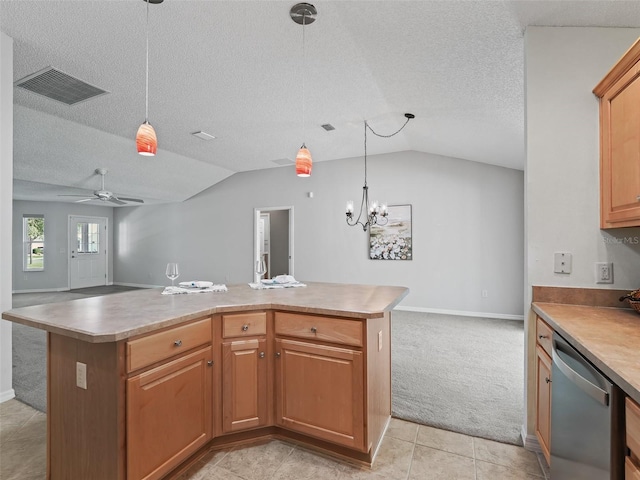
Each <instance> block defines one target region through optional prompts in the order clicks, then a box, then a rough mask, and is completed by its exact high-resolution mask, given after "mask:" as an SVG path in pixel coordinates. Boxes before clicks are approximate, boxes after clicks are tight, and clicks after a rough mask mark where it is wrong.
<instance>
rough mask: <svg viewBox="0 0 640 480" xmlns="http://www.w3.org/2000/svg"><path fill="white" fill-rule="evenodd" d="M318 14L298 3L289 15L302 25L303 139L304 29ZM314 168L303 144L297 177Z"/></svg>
mask: <svg viewBox="0 0 640 480" xmlns="http://www.w3.org/2000/svg"><path fill="white" fill-rule="evenodd" d="M317 14H318V12H317V10H316V7H314V6H313V5H311V4H310V3H298V4H296V5H294V6H293V7H291V10H290V11H289V15H290V16H291V19H292V20H293V21H294V22H296V23H297V24H298V25H302V138H303V139H304V137H305V123H304V121H305V119H304V113H305V112H304V78H305V75H306V73H307V72H306V70H307V68H306V57H305V38H304V27H305V25H309V24H311V23H313V22H315V21H316V15H317ZM312 167H313V159H312V158H311V152H310V151H309V149H308V148H307V146H306V145H305V142H304V141H303V142H302V146H301V147H300V150H298V155H296V175H298V176H299V177H310V176H311V168H312Z"/></svg>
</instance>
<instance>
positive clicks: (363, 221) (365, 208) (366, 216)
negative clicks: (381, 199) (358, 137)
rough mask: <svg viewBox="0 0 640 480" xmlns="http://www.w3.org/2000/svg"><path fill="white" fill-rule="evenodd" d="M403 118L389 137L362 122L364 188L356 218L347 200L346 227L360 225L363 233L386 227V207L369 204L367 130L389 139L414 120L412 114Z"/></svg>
mask: <svg viewBox="0 0 640 480" xmlns="http://www.w3.org/2000/svg"><path fill="white" fill-rule="evenodd" d="M404 117H405V118H406V120H405V122H404V124H403V125H402V126H401V127H400V128H399V129H398V130H397V131H395V132H394V133H392V134H390V135H381V134H379V133H376V132H375V131H374V130H373V128H371V126H370V125H369V124H368V123H367V121H366V120H365V121H364V186H363V187H362V200H361V201H360V212H359V213H358V217H357V218H356V217H355V216H354V210H353V201H351V200H349V201H348V202H347V209H346V214H347V225H349V226H350V227H355V226H356V225H360V226H361V227H362V230H364V231H365V232H366V231H367V229H369V228H370V227H371V226H372V225H386V224H387V222H388V221H389V220H388V219H387V217H388V215H389V211H388V210H387V205H385V204H382V205H380V204H378V202H377V201H374V202H371V203H370V202H369V186H368V185H367V130H369V131H370V132H371V133H373V134H374V135H375V136H377V137H384V138H390V137H393V136H394V135H397V134H398V133H400V132H401V131H402V129H403V128H404V127H406V126H407V123H409V120H411V119H412V118H416V116H415V115H414V114H413V113H405V114H404Z"/></svg>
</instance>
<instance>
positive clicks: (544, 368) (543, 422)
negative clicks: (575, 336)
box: [535, 317, 553, 463]
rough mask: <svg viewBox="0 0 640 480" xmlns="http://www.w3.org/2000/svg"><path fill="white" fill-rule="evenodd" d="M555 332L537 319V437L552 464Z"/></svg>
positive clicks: (548, 461)
mask: <svg viewBox="0 0 640 480" xmlns="http://www.w3.org/2000/svg"><path fill="white" fill-rule="evenodd" d="M552 335H553V330H552V329H551V327H549V325H547V324H546V323H545V322H544V321H543V320H542V319H541V318H540V317H538V318H537V319H536V424H535V429H536V437H537V438H538V442H539V443H540V448H541V449H542V453H543V454H544V456H545V458H546V459H547V463H550V461H551V458H550V448H551V388H552V378H551V356H550V354H551V339H552Z"/></svg>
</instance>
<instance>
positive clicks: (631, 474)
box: [624, 397, 640, 480]
mask: <svg viewBox="0 0 640 480" xmlns="http://www.w3.org/2000/svg"><path fill="white" fill-rule="evenodd" d="M625 417H626V434H625V439H626V445H627V449H628V455H627V457H626V458H625V463H624V472H625V480H640V405H638V404H637V403H636V402H634V401H633V400H631V399H630V398H629V397H627V398H626V400H625Z"/></svg>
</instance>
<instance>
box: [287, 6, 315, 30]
mask: <svg viewBox="0 0 640 480" xmlns="http://www.w3.org/2000/svg"><path fill="white" fill-rule="evenodd" d="M317 14H318V11H317V10H316V7H314V6H313V5H311V4H310V3H297V4H295V5H294V6H293V7H291V10H289V15H290V16H291V20H293V21H294V22H296V23H297V24H298V25H311V24H312V23H313V22H315V21H316V15H317Z"/></svg>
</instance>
